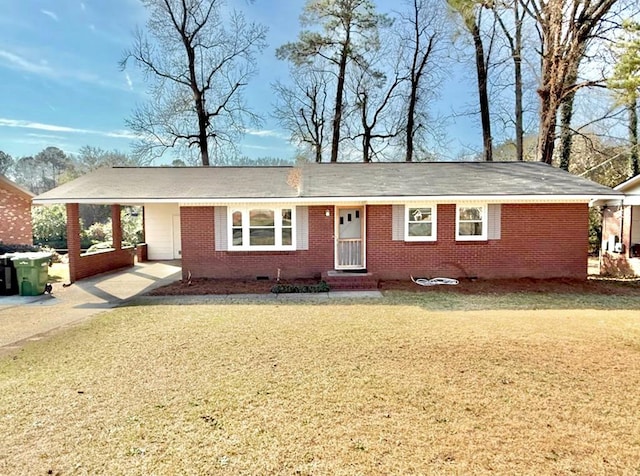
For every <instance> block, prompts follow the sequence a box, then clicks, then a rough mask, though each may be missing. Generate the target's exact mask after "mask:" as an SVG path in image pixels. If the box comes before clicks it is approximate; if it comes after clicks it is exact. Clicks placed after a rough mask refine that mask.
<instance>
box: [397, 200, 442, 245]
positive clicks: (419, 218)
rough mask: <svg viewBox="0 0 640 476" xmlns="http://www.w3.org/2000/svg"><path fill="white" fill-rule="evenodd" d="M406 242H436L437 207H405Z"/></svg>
mask: <svg viewBox="0 0 640 476" xmlns="http://www.w3.org/2000/svg"><path fill="white" fill-rule="evenodd" d="M405 210H406V216H405V233H404V237H405V240H406V241H435V240H436V237H437V234H436V228H437V223H438V221H437V219H436V206H435V205H418V206H405Z"/></svg>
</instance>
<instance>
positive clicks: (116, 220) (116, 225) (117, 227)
mask: <svg viewBox="0 0 640 476" xmlns="http://www.w3.org/2000/svg"><path fill="white" fill-rule="evenodd" d="M111 234H112V236H113V247H114V248H115V249H116V250H121V249H122V220H121V210H120V205H111Z"/></svg>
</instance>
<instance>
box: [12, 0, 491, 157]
mask: <svg viewBox="0 0 640 476" xmlns="http://www.w3.org/2000/svg"><path fill="white" fill-rule="evenodd" d="M229 3H230V4H232V3H233V2H232V1H230V2H229ZM238 3H239V4H240V6H241V7H242V8H243V9H244V10H245V12H246V14H247V16H248V17H249V18H251V19H253V20H256V21H259V22H261V23H264V24H266V25H267V26H268V27H269V33H268V37H267V41H268V43H269V47H268V48H267V50H266V51H265V52H264V54H263V55H262V56H261V57H260V59H259V71H260V73H259V74H258V76H257V77H255V78H254V80H253V81H252V83H251V84H250V85H249V87H248V88H247V90H246V100H247V103H248V104H249V106H250V107H251V108H252V109H253V110H254V111H256V112H258V113H260V114H262V115H263V116H264V118H265V122H264V124H263V127H262V128H261V129H259V130H251V131H248V133H247V134H246V136H245V138H244V140H243V142H242V144H241V152H242V153H243V154H245V155H248V156H249V157H253V158H255V157H262V156H270V157H280V158H291V157H293V156H294V153H295V150H294V148H293V147H292V146H291V145H290V144H289V143H288V140H287V137H288V135H287V133H286V132H285V131H283V130H281V129H280V128H279V127H278V125H277V123H276V122H275V121H274V120H273V119H271V118H270V117H269V113H270V111H271V109H272V104H273V93H272V91H271V86H270V85H271V83H272V82H274V81H275V80H277V79H280V80H284V79H286V76H287V65H286V64H285V63H283V62H280V61H278V60H276V59H275V55H274V51H275V49H276V48H277V47H278V46H280V45H281V44H283V43H285V42H287V41H292V40H295V38H296V36H297V34H298V31H299V23H298V16H299V14H300V12H301V10H302V6H303V5H304V0H255V2H254V3H250V2H248V1H238ZM378 3H379V7H380V9H381V10H382V11H384V10H386V9H387V8H388V6H389V5H394V6H395V5H396V2H394V1H393V0H378ZM0 9H1V10H0V11H2V15H0V84H1V86H0V150H3V151H4V152H7V153H8V154H10V155H12V156H13V157H14V158H18V157H22V156H26V155H34V154H36V153H38V152H39V151H41V150H42V149H44V148H45V147H47V146H56V147H59V148H61V149H62V150H64V151H65V152H67V153H71V154H74V153H77V151H78V150H79V149H80V148H81V147H82V146H84V145H91V146H95V147H100V148H103V149H107V150H112V149H118V150H120V151H122V152H129V149H130V143H131V141H132V139H133V137H132V134H131V133H130V132H129V131H128V130H127V129H126V125H125V119H126V118H127V117H129V115H130V114H131V112H132V110H133V107H134V105H135V104H137V103H141V102H144V101H145V84H144V82H143V81H142V80H141V78H140V77H139V76H137V75H136V72H135V70H134V69H133V68H128V69H127V70H125V71H121V70H120V68H119V66H118V61H119V60H120V59H121V57H122V53H123V51H124V50H125V49H126V48H127V47H129V46H130V45H131V42H132V32H133V30H134V29H135V27H136V26H140V27H143V26H144V23H145V18H146V13H145V10H144V8H143V7H142V5H141V4H140V1H139V0H0ZM473 86H474V84H473V81H472V80H471V79H466V80H460V78H458V79H456V81H453V82H452V81H449V82H448V85H447V86H446V89H445V91H444V94H443V99H442V100H441V104H439V106H438V107H439V108H440V110H441V111H442V112H443V113H444V114H445V115H450V114H451V113H452V111H453V110H454V109H460V108H463V107H464V104H463V101H465V99H464V98H468V97H469V95H470V94H471V93H472V92H473ZM467 102H468V101H467ZM458 120H459V121H460V119H458ZM448 132H449V135H450V140H451V141H450V147H449V148H448V149H449V150H448V153H447V155H450V157H454V156H455V155H456V154H457V153H458V152H459V151H464V150H466V151H467V152H468V149H467V147H468V146H471V147H473V148H475V147H477V148H479V147H480V145H479V144H480V137H479V136H480V134H479V131H478V128H477V126H476V125H475V123H474V121H472V120H470V119H464V123H458V124H453V123H452V124H451V125H450V126H449V131H448ZM159 163H161V162H159Z"/></svg>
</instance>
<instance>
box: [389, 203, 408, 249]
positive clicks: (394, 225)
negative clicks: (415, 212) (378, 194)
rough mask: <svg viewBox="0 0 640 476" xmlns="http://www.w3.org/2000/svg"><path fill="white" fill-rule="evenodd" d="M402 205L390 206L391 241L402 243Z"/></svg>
mask: <svg viewBox="0 0 640 476" xmlns="http://www.w3.org/2000/svg"><path fill="white" fill-rule="evenodd" d="M404 221H405V216H404V205H392V210H391V239H392V240H394V241H404Z"/></svg>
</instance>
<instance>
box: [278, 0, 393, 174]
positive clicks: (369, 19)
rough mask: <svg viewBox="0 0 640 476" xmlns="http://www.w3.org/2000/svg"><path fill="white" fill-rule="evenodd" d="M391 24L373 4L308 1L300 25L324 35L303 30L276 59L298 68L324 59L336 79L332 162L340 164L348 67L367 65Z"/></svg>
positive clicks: (343, 0)
mask: <svg viewBox="0 0 640 476" xmlns="http://www.w3.org/2000/svg"><path fill="white" fill-rule="evenodd" d="M389 22H390V20H389V18H388V17H387V16H386V15H381V14H378V13H376V11H375V5H374V4H373V2H372V1H371V0H307V3H306V4H305V7H304V10H303V13H302V15H301V16H300V23H301V25H302V26H303V27H311V28H317V27H320V28H321V29H322V32H318V31H315V30H311V29H309V30H303V31H301V32H300V35H299V39H298V41H296V42H291V43H286V44H284V45H282V46H280V47H279V48H278V49H277V51H276V56H277V57H278V58H280V59H283V60H288V61H290V62H291V63H292V64H293V65H294V66H295V67H302V66H307V65H309V64H310V63H313V62H314V61H315V60H318V59H322V60H323V61H324V62H325V63H326V64H327V65H328V66H329V67H330V68H332V72H333V74H334V75H335V87H336V89H335V100H334V104H333V106H334V112H333V117H332V120H331V122H332V137H331V162H337V161H338V149H339V145H340V140H341V138H340V133H341V127H342V124H343V117H342V116H343V108H344V95H345V81H346V75H347V65H348V64H349V63H350V62H352V61H355V62H359V63H362V62H364V61H366V59H365V56H366V53H367V52H368V51H371V50H375V49H376V48H377V47H378V45H379V38H378V28H379V27H380V26H382V25H385V24H388V23H389Z"/></svg>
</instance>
